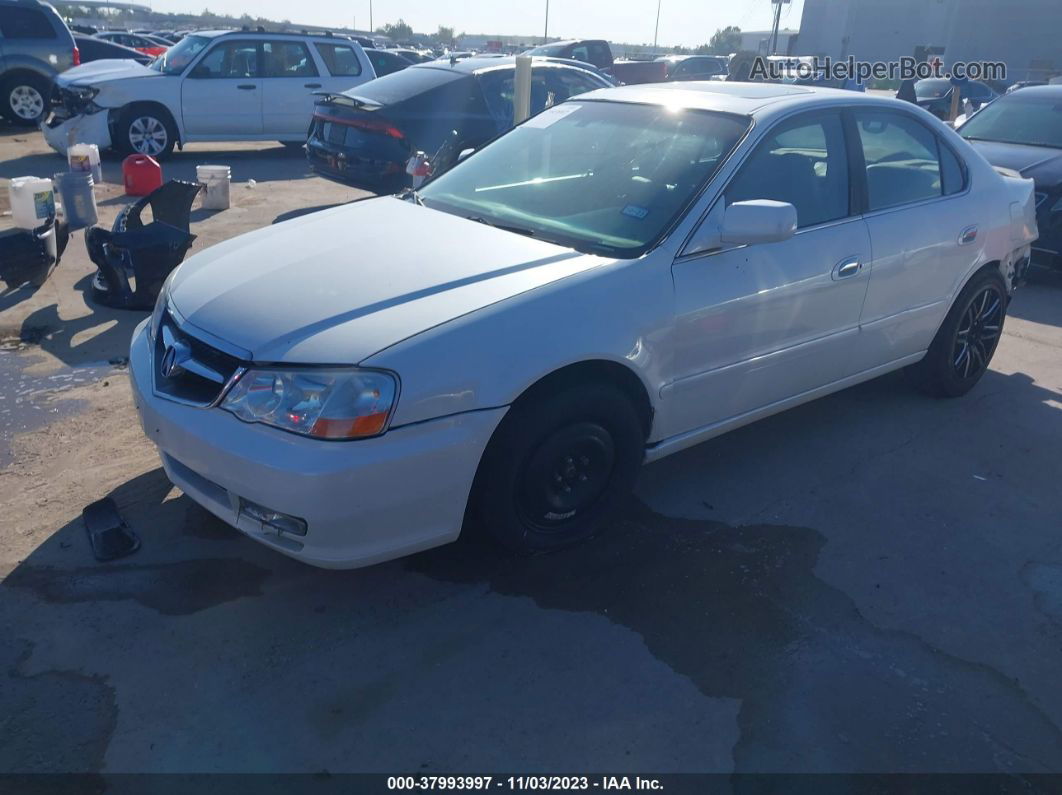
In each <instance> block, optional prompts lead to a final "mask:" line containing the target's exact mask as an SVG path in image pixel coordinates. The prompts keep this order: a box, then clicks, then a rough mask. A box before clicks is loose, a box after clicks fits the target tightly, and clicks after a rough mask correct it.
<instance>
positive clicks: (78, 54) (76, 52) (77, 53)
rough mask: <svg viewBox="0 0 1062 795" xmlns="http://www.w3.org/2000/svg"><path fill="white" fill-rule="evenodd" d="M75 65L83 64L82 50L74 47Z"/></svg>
mask: <svg viewBox="0 0 1062 795" xmlns="http://www.w3.org/2000/svg"><path fill="white" fill-rule="evenodd" d="M74 66H81V50H79V49H78V48H77V47H74Z"/></svg>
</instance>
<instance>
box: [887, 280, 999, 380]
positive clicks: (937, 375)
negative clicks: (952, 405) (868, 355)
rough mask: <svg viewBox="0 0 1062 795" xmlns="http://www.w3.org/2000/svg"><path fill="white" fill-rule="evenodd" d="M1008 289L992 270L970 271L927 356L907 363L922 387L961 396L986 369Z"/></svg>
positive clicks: (996, 337) (912, 376) (911, 373)
mask: <svg viewBox="0 0 1062 795" xmlns="http://www.w3.org/2000/svg"><path fill="white" fill-rule="evenodd" d="M1007 300H1008V299H1007V288H1006V284H1005V283H1004V282H1003V277H1002V276H1000V275H999V273H998V272H996V271H994V270H985V271H983V272H981V273H980V274H978V275H976V276H974V278H973V279H971V280H970V282H969V284H967V285H966V287H964V288H963V290H962V292H961V293H959V297H958V298H957V299H956V301H955V304H954V305H953V306H952V308H951V311H949V312H948V316H947V317H946V318H945V319H944V323H943V325H941V327H940V330H939V331H938V332H937V336H936V337H934V338H933V342H932V344H931V345H930V346H929V352H928V353H926V357H925V358H924V359H923V360H922V361H920V362H919V363H918V364H916V365H912V366H911V367H909V368H907V372H908V374H909V376H910V377H911V378H912V379H913V380H914V381H915V382H916V383H917V384H918V386H920V387H921V388H922V389H924V390H925V391H926V392H929V393H930V394H933V395H937V396H940V397H959V396H961V395H965V394H966V393H967V392H969V391H970V390H971V389H973V387H974V385H975V384H976V383H977V382H978V381H980V380H981V376H983V375H984V374H985V372H986V371H987V370H988V365H989V363H990V362H991V361H992V355H993V354H994V353H995V352H996V346H997V345H998V344H999V339H1000V337H1001V336H1002V335H1003V323H1004V321H1005V320H1006V317H1007Z"/></svg>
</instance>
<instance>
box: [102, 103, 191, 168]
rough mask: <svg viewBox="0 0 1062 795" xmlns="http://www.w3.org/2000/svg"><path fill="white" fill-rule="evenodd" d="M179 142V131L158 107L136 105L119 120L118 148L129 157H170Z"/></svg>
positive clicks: (123, 113)
mask: <svg viewBox="0 0 1062 795" xmlns="http://www.w3.org/2000/svg"><path fill="white" fill-rule="evenodd" d="M176 143H177V130H176V128H175V127H174V125H173V122H172V121H171V120H170V117H169V114H168V113H165V112H164V111H162V110H159V109H158V108H154V107H150V106H147V107H145V106H143V105H133V106H131V107H128V108H126V109H125V110H123V111H122V115H121V116H120V117H119V119H118V129H117V135H116V140H115V145H116V146H117V147H118V148H120V149H121V150H122V151H123V152H125V153H127V154H140V155H150V156H151V157H156V158H163V157H166V156H168V155H169V154H170V153H171V152H172V151H173V147H174V145H175V144H176Z"/></svg>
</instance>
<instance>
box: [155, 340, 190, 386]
mask: <svg viewBox="0 0 1062 795" xmlns="http://www.w3.org/2000/svg"><path fill="white" fill-rule="evenodd" d="M190 354H191V351H190V350H189V349H188V346H187V345H185V344H184V343H183V342H175V343H173V344H172V345H167V346H166V350H165V351H163V353H162V362H161V364H160V365H159V372H161V373H162V375H163V377H164V378H173V377H174V376H176V375H180V374H181V372H182V371H183V370H184V367H183V366H182V365H183V364H184V363H185V362H186V361H188V358H189V355H190Z"/></svg>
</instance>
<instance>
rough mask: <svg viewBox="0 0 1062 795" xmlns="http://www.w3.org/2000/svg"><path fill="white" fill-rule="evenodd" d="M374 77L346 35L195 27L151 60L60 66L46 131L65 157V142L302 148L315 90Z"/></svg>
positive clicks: (144, 148)
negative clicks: (255, 144)
mask: <svg viewBox="0 0 1062 795" xmlns="http://www.w3.org/2000/svg"><path fill="white" fill-rule="evenodd" d="M374 77H376V73H375V72H374V71H373V67H372V64H371V63H369V59H368V58H366V57H365V52H364V50H362V48H361V45H360V44H358V43H357V42H356V41H353V40H352V39H348V38H345V37H341V36H329V35H309V34H304V33H302V34H293V33H267V32H264V31H206V32H198V33H194V34H191V35H189V36H186V37H185V38H183V39H181V41H180V42H179V43H178V44H176V45H174V46H173V47H171V48H170V49H169V50H167V51H166V53H164V54H163V55H160V56H159V57H158V58H156V59H155V60H154V61H153V62H152V63H151V64H150V65H148V66H142V65H140V64H138V63H135V62H133V61H127V60H122V61H118V60H105V61H96V62H93V63H90V64H86V65H85V66H80V67H76V68H74V69H70V70H69V71H67V72H64V73H63V74H62V75H61V76H60V77H59V78H58V79H57V80H56V94H57V96H55V97H54V101H55V106H54V113H53V115H52V116H51V118H50V119H49V120H48V121H47V122H46V123H45V124H44V125H42V130H43V132H44V136H45V138H46V139H47V141H48V143H49V144H50V145H51V146H52V148H54V149H56V150H57V151H59V152H61V153H62V152H65V151H66V146H67V144H68V143H69V141H70V140H71V138H73V139H75V140H77V141H78V142H84V143H95V144H98V145H99V146H100V148H107V147H111V146H113V147H114V148H115V149H118V150H120V151H125V152H139V153H141V154H146V155H152V156H154V157H164V156H166V155H168V154H169V153H170V152H172V151H173V147H174V145H175V144H182V145H183V144H185V143H189V142H191V141H262V140H267V141H268V140H278V141H282V142H283V143H290V144H300V145H301V144H302V143H304V142H305V141H306V131H307V129H308V128H309V125H310V118H311V116H312V115H313V105H314V93H316V92H321V91H336V92H339V91H345V90H347V89H349V88H353V87H354V86H357V85H360V84H361V83H364V82H366V81H368V80H372V79H373V78H374ZM71 131H73V133H74V134H73V136H71V135H70V133H71Z"/></svg>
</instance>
